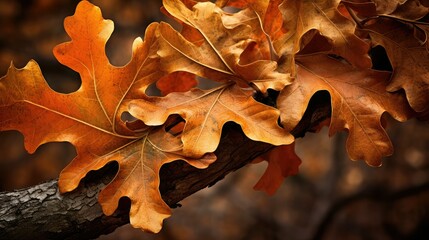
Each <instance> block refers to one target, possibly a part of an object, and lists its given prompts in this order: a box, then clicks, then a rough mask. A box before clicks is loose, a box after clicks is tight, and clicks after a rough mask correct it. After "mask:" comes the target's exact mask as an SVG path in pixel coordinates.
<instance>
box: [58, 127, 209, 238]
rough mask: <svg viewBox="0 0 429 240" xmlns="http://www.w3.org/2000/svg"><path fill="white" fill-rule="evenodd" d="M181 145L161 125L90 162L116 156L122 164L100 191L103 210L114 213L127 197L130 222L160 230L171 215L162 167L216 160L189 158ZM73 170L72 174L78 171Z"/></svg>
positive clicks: (99, 162)
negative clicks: (162, 188)
mask: <svg viewBox="0 0 429 240" xmlns="http://www.w3.org/2000/svg"><path fill="white" fill-rule="evenodd" d="M180 146H181V141H180V136H179V137H173V135H171V134H169V133H166V132H165V131H164V130H163V129H162V128H158V129H151V130H149V131H148V132H147V133H146V134H145V135H144V136H143V138H142V139H140V140H137V141H133V142H130V143H129V145H127V146H124V147H123V148H121V149H118V150H116V151H114V152H112V153H109V154H107V155H104V156H101V157H99V158H97V159H96V161H94V162H93V163H91V167H90V168H87V169H85V170H88V171H89V170H93V169H99V168H101V167H103V166H104V165H106V164H107V163H108V162H110V161H113V160H116V159H118V160H117V161H118V162H119V164H120V167H119V172H118V173H117V174H116V176H115V178H114V179H113V181H112V182H111V183H109V185H108V186H107V187H106V188H105V189H103V190H102V191H101V192H100V195H99V202H100V204H101V206H102V208H103V212H104V213H105V214H106V215H111V214H113V213H114V212H115V210H116V208H117V207H118V203H119V200H120V198H121V197H128V198H129V199H130V200H131V209H130V223H131V225H132V226H133V227H135V228H141V229H144V230H148V231H151V232H159V231H160V230H161V227H162V222H163V220H164V219H165V218H167V217H169V216H170V215H171V209H170V208H169V206H168V205H167V204H166V203H165V202H164V200H163V199H162V197H161V194H160V192H159V190H158V188H159V182H160V179H159V170H160V169H161V166H162V165H164V164H165V163H169V162H172V161H175V160H180V159H182V160H185V161H186V162H187V163H189V164H191V165H192V166H194V167H197V168H206V167H207V166H208V165H209V164H211V163H212V162H214V161H215V160H216V157H215V156H214V155H213V154H207V155H205V156H203V157H202V158H200V159H190V158H186V157H184V156H183V154H181V147H180ZM71 167H73V166H71ZM71 167H69V169H70V168H71ZM76 167H79V166H76ZM72 170H73V171H69V174H72V173H74V172H76V171H77V169H72ZM64 177H66V176H64Z"/></svg>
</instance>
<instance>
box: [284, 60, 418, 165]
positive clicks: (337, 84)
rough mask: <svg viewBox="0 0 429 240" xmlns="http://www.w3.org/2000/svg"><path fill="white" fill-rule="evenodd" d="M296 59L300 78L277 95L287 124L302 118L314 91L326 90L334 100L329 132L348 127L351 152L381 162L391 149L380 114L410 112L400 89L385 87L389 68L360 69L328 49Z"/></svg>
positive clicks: (404, 114) (354, 156) (403, 116)
mask: <svg viewBox="0 0 429 240" xmlns="http://www.w3.org/2000/svg"><path fill="white" fill-rule="evenodd" d="M297 63H298V66H297V69H298V71H297V78H296V79H295V81H294V82H293V84H292V85H290V86H288V87H286V88H285V89H284V90H283V91H282V92H281V93H280V95H279V98H278V107H279V109H280V111H281V117H280V118H281V122H282V124H283V126H284V127H285V129H287V130H292V129H293V128H294V127H295V126H296V125H297V124H298V122H299V121H300V119H301V118H302V116H303V114H304V112H305V110H306V107H307V105H308V103H309V101H310V98H311V97H312V96H313V95H314V94H315V93H316V92H318V91H328V92H329V93H330V95H331V102H332V103H331V104H332V115H331V123H330V127H329V135H330V136H332V135H333V134H335V133H336V132H338V131H342V130H347V131H348V133H349V136H348V138H347V151H348V153H349V156H350V158H351V159H354V160H357V159H363V160H365V161H366V162H367V163H368V164H369V165H372V166H379V165H380V164H381V158H382V157H384V156H388V155H390V154H392V150H393V148H392V144H391V142H390V140H389V138H388V136H387V134H386V132H385V130H384V128H383V127H382V125H381V123H380V119H381V116H382V114H383V113H384V112H388V113H389V114H390V115H392V117H394V118H395V119H397V120H399V121H405V120H407V118H408V117H409V116H410V114H411V111H410V109H409V106H408V104H407V101H406V100H405V98H404V97H403V95H402V94H400V93H389V92H387V91H386V86H387V85H388V83H389V78H390V73H389V72H381V71H374V70H370V69H368V70H359V69H357V68H354V67H353V66H351V65H350V64H348V63H345V62H343V61H341V60H337V59H333V58H330V57H328V56H326V55H310V56H301V57H299V58H297ZM297 103H298V104H297Z"/></svg>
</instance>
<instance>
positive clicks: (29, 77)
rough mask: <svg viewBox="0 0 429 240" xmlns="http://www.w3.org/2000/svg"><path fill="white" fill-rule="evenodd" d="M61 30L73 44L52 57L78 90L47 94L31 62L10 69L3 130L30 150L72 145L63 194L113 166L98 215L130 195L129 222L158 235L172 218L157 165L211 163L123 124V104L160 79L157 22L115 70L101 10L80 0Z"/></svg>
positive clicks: (0, 121)
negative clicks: (76, 80) (17, 134)
mask: <svg viewBox="0 0 429 240" xmlns="http://www.w3.org/2000/svg"><path fill="white" fill-rule="evenodd" d="M65 28H66V31H67V33H68V34H69V35H70V37H71V38H72V41H71V42H67V43H63V44H61V45H59V46H57V47H56V48H55V49H54V54H55V56H56V57H57V58H58V60H59V61H60V62H61V63H63V64H65V65H66V66H68V67H70V68H72V69H73V70H75V71H77V72H79V74H80V76H81V78H82V85H81V87H80V88H79V89H78V90H77V91H76V92H73V93H70V94H60V93H57V92H54V91H53V90H51V89H50V88H49V86H48V85H47V83H46V81H45V80H44V78H43V76H42V73H41V71H40V68H39V67H38V65H37V63H35V62H34V61H30V62H29V63H28V64H27V66H26V67H24V68H23V69H19V70H18V69H16V68H15V67H14V66H11V67H10V69H9V71H8V73H7V75H6V76H5V77H3V78H1V79H0V111H1V112H2V114H1V115H0V130H10V129H17V130H19V131H21V132H22V133H23V134H24V136H25V146H26V149H27V150H28V151H29V152H34V151H35V150H36V148H37V147H39V146H40V145H41V144H44V143H46V142H52V141H68V142H70V143H72V144H73V145H74V146H75V147H76V150H77V156H76V158H74V159H73V160H72V162H71V163H70V164H69V165H68V166H67V167H66V168H65V169H64V170H63V171H62V172H61V174H60V178H59V188H60V191H61V192H63V193H64V192H68V191H72V190H73V189H75V188H76V187H77V186H78V184H79V182H80V180H81V179H82V178H83V177H84V176H85V175H86V174H87V173H88V172H89V171H91V170H97V169H100V168H101V167H103V166H104V165H105V164H107V163H108V162H110V161H117V162H118V163H119V173H118V175H117V176H116V177H115V178H114V180H113V181H112V182H111V183H110V184H109V185H108V186H107V187H106V188H105V189H104V190H102V191H101V193H100V199H99V201H100V204H101V205H102V207H103V211H104V212H105V213H106V214H112V213H113V211H114V210H115V209H116V207H117V204H118V201H119V198H120V197H122V196H124V197H129V198H130V199H131V203H132V204H131V205H132V206H131V212H130V221H131V223H132V224H133V225H134V226H135V227H140V228H142V229H145V230H147V231H152V232H157V231H159V230H160V228H161V223H162V219H164V218H165V217H167V216H169V213H170V210H169V208H168V206H167V205H166V204H165V203H164V202H163V201H162V199H161V197H160V193H159V190H158V185H159V177H158V172H159V169H160V167H161V166H162V165H163V164H164V163H167V162H171V161H173V160H179V159H183V160H186V161H188V162H189V163H190V164H192V165H194V166H196V167H199V168H202V167H207V166H208V164H209V163H211V162H212V161H214V156H213V155H211V154H208V155H205V156H203V157H202V158H201V159H189V158H187V157H184V156H183V153H182V151H181V146H182V145H181V142H180V136H176V137H173V136H172V135H171V134H170V133H166V132H165V131H164V130H163V129H162V128H160V129H153V128H152V129H149V130H145V131H143V132H133V131H131V130H129V129H128V128H127V126H126V123H124V122H122V121H121V120H120V115H121V114H122V111H123V110H124V109H125V108H126V102H127V101H128V100H129V99H130V98H136V97H137V96H141V95H144V91H145V89H146V88H147V86H148V85H149V84H151V83H152V82H154V81H156V79H157V78H158V76H160V75H161V73H160V72H159V70H158V58H157V55H156V50H157V45H156V41H155V38H154V36H155V30H156V28H157V24H152V25H150V26H149V27H148V29H147V31H146V36H145V40H144V41H143V40H141V39H140V38H138V39H136V40H135V42H134V44H133V56H132V60H131V61H130V62H129V63H128V64H127V65H126V66H124V67H114V66H112V65H111V64H110V63H109V61H108V59H107V57H106V55H105V52H104V48H105V44H106V41H107V40H108V38H109V36H110V34H111V33H112V31H113V23H112V22H111V21H109V20H104V19H103V18H102V16H101V12H100V9H99V8H98V7H95V6H94V5H92V4H91V3H89V2H87V1H82V2H80V3H79V4H78V6H77V9H76V13H75V15H74V16H71V17H68V18H66V20H65ZM3 113H7V114H3ZM160 139H167V140H168V142H165V141H164V140H163V141H161V140H160Z"/></svg>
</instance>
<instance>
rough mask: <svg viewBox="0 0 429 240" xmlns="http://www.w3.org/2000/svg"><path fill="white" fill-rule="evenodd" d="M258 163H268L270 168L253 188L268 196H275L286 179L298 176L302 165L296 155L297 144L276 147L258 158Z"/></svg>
mask: <svg viewBox="0 0 429 240" xmlns="http://www.w3.org/2000/svg"><path fill="white" fill-rule="evenodd" d="M256 161H267V162H268V167H267V170H265V172H264V174H263V175H262V177H261V179H259V181H258V182H257V183H256V185H255V186H254V187H253V188H254V189H255V190H258V191H265V192H266V193H267V194H268V195H274V194H275V193H276V191H277V189H278V188H279V187H280V186H281V184H282V183H283V181H284V179H285V178H286V177H288V176H291V175H296V174H298V167H299V165H300V164H301V159H300V158H299V157H298V156H297V155H296V153H295V143H292V144H290V145H281V146H278V147H275V148H273V149H272V150H271V151H269V152H267V153H265V154H264V155H262V156H260V157H258V158H256Z"/></svg>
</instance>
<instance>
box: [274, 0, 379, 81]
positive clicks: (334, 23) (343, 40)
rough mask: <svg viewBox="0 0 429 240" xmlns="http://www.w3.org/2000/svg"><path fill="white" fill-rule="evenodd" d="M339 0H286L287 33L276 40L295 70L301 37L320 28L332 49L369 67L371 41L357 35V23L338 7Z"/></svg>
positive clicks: (349, 59)
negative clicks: (367, 41)
mask: <svg viewBox="0 0 429 240" xmlns="http://www.w3.org/2000/svg"><path fill="white" fill-rule="evenodd" d="M339 3H340V0H333V1H325V0H312V1H295V0H285V1H283V3H282V4H281V5H280V11H281V13H282V14H283V21H284V22H283V28H284V29H285V34H284V36H282V37H281V38H280V39H278V40H277V41H275V42H274V47H275V49H276V51H277V52H278V53H279V54H280V55H284V57H285V61H287V62H288V64H287V65H286V66H290V70H289V71H290V72H292V73H293V74H295V70H294V67H295V64H294V58H295V55H296V54H297V53H298V52H299V51H300V50H301V49H302V46H301V44H302V39H303V37H304V36H305V35H306V34H310V33H311V31H312V30H317V31H318V32H320V34H321V35H322V36H324V37H326V38H327V39H328V40H329V41H330V42H331V47H332V50H331V53H333V54H336V55H338V56H341V57H343V58H345V59H346V60H347V61H349V62H350V63H352V64H353V65H355V66H357V67H360V68H369V67H370V66H371V60H370V58H369V56H368V54H367V53H368V50H369V45H368V44H367V43H365V42H364V41H363V40H361V39H360V38H359V37H358V36H356V35H355V29H356V24H355V23H354V22H352V21H351V20H349V19H347V18H346V17H344V16H343V15H341V13H340V12H339V11H338V5H339Z"/></svg>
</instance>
